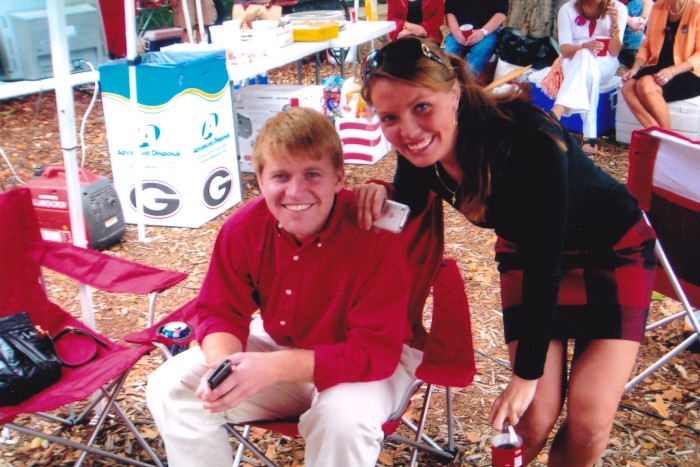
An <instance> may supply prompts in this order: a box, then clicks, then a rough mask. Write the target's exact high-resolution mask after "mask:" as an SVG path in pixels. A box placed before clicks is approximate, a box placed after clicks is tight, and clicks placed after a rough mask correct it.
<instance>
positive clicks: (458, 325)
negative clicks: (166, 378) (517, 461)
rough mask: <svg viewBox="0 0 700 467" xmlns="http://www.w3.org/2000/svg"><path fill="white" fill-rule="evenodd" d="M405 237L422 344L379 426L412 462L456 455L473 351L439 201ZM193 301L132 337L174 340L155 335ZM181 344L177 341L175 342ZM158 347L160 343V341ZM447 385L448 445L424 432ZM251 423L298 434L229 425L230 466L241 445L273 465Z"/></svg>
mask: <svg viewBox="0 0 700 467" xmlns="http://www.w3.org/2000/svg"><path fill="white" fill-rule="evenodd" d="M399 238H400V239H403V240H405V241H406V247H407V249H408V253H409V257H410V259H411V264H412V265H413V266H414V267H413V270H412V288H411V290H412V295H411V298H410V301H409V310H408V313H409V326H411V327H412V330H413V339H412V346H413V347H416V348H419V349H423V351H424V355H423V360H422V363H421V364H420V366H419V367H418V369H417V370H416V377H417V378H418V379H416V380H415V382H414V384H413V386H412V387H411V388H410V390H409V391H407V393H406V394H405V396H404V399H403V405H402V407H401V408H400V409H399V410H398V411H397V412H396V413H394V414H393V415H392V416H391V417H390V419H389V420H387V422H386V423H385V424H384V425H383V427H382V428H383V430H384V433H385V439H386V440H391V441H394V442H399V443H404V444H408V445H410V446H412V447H413V452H412V458H411V465H415V463H416V462H417V458H418V451H419V450H421V451H425V452H428V453H431V454H433V455H435V456H438V457H440V458H441V459H442V460H446V461H450V460H452V459H453V458H454V456H455V453H456V451H455V446H454V430H453V421H454V418H453V413H452V393H451V390H450V387H466V386H468V385H470V384H471V382H472V379H473V377H474V374H475V364H474V351H473V347H472V339H471V322H470V316H469V303H468V301H467V296H466V294H465V292H464V282H463V280H462V276H461V274H460V272H459V269H458V268H457V264H456V263H455V262H454V261H453V260H445V261H443V258H442V251H443V218H442V202H441V201H440V200H438V199H437V198H433V199H432V201H431V203H429V205H428V207H427V208H426V210H425V211H424V212H423V213H421V214H420V215H419V216H417V217H415V218H414V219H412V220H411V221H410V222H409V223H408V225H407V226H406V229H405V230H404V232H403V233H402V234H401V236H400V237H397V239H399ZM431 288H432V293H433V314H432V320H431V325H430V331H429V332H427V331H426V329H425V328H424V325H423V310H424V306H425V303H426V299H427V298H428V296H429V295H430V292H431ZM191 305H192V302H190V303H188V304H187V305H185V306H184V307H182V308H181V309H180V310H177V311H176V312H174V313H172V314H170V315H169V316H167V317H166V318H165V319H164V320H162V321H161V322H159V323H157V324H156V325H154V326H153V327H151V328H150V329H148V330H146V331H143V332H140V333H134V334H129V335H127V336H125V339H126V340H128V341H130V342H137V343H146V342H156V343H157V344H158V345H159V346H161V345H160V344H165V345H168V344H174V342H169V341H168V340H167V339H165V338H164V337H163V336H161V335H159V333H158V332H157V331H158V329H159V328H160V327H161V326H162V325H163V324H164V323H165V322H169V321H184V322H189V323H190V324H194V319H193V316H192V307H191ZM179 343H181V342H179ZM161 347H162V346H161ZM434 385H438V386H444V387H445V388H446V415H447V416H446V419H447V422H448V427H447V428H448V434H447V438H448V439H447V445H446V446H441V445H440V444H438V443H437V442H436V441H434V440H432V439H431V438H429V437H428V436H427V435H426V434H425V433H424V428H425V425H426V423H427V420H428V408H429V405H430V401H431V396H432V391H433V386H434ZM421 386H425V391H424V393H423V407H422V410H421V415H420V419H419V420H418V423H416V424H414V423H413V422H411V421H410V420H409V419H408V418H407V417H404V414H405V412H406V410H407V409H408V408H409V406H410V404H411V398H412V397H413V396H414V395H415V394H416V393H417V392H418V391H419V389H420V388H421ZM402 423H403V424H404V425H405V426H406V427H408V428H409V429H410V430H411V431H413V433H414V437H413V439H409V438H406V437H403V436H400V435H398V434H397V433H396V430H397V429H398V427H399V426H400V425H401V424H402ZM251 426H255V427H259V428H263V429H266V430H269V431H273V432H276V433H280V434H282V435H286V436H298V435H299V432H298V429H297V423H296V421H264V422H255V423H251V424H248V425H242V426H239V425H227V428H228V430H229V432H230V433H231V434H232V435H233V436H234V437H235V438H236V439H237V440H238V441H239V443H240V444H239V448H238V452H237V454H236V458H235V460H234V465H239V464H240V462H241V460H242V457H243V451H244V449H246V448H247V449H248V450H249V451H250V452H252V453H253V454H254V455H255V456H256V457H257V458H258V459H259V460H260V461H261V462H262V463H264V464H265V465H268V466H273V465H275V464H274V463H272V461H271V460H270V459H268V458H267V457H266V456H265V454H264V453H263V452H262V451H261V450H260V449H258V448H257V447H256V446H255V444H254V443H253V441H251V440H250V439H248V435H249V433H250V429H251Z"/></svg>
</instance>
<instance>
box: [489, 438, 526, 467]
mask: <svg viewBox="0 0 700 467" xmlns="http://www.w3.org/2000/svg"><path fill="white" fill-rule="evenodd" d="M491 464H492V465H493V466H494V467H521V466H522V465H523V439H522V438H521V437H520V436H519V435H517V434H515V432H513V433H508V432H506V433H498V434H497V435H495V436H494V437H493V438H491Z"/></svg>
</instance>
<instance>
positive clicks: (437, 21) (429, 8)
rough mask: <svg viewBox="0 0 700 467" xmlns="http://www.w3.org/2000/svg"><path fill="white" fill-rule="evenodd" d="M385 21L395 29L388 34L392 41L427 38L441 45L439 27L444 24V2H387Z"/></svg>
mask: <svg viewBox="0 0 700 467" xmlns="http://www.w3.org/2000/svg"><path fill="white" fill-rule="evenodd" d="M386 19H387V21H394V22H395V23H396V29H395V30H394V31H392V32H390V33H389V39H391V40H392V41H394V40H396V39H398V38H400V37H404V36H416V37H428V38H430V39H432V40H433V41H435V43H436V44H437V45H440V44H442V31H441V30H440V27H441V26H442V25H443V24H444V22H445V0H388V1H387V11H386Z"/></svg>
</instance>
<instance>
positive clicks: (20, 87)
mask: <svg viewBox="0 0 700 467" xmlns="http://www.w3.org/2000/svg"><path fill="white" fill-rule="evenodd" d="M95 81H99V73H98V72H97V70H95V71H83V72H80V73H73V74H71V75H70V76H69V78H68V82H69V84H70V85H71V86H79V85H81V84H87V83H94V82H95ZM54 89H56V79H55V78H46V79H37V80H32V81H28V80H23V81H0V100H4V99H11V98H13V97H19V96H24V95H27V94H34V93H38V92H43V91H52V90H54Z"/></svg>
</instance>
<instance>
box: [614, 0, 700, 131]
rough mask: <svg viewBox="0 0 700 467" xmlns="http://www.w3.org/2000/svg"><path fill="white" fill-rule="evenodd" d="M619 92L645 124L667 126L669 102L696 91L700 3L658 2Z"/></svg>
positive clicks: (693, 0) (699, 75)
mask: <svg viewBox="0 0 700 467" xmlns="http://www.w3.org/2000/svg"><path fill="white" fill-rule="evenodd" d="M622 81H623V84H622V95H623V97H624V98H625V101H626V102H627V105H628V106H629V109H630V110H631V111H632V114H634V116H635V117H636V118H637V120H639V123H641V124H642V125H644V126H645V127H649V126H658V127H661V128H666V129H670V128H671V115H670V112H669V109H668V102H674V101H680V100H685V99H691V98H693V97H696V96H698V95H700V1H699V0H658V1H657V2H656V3H655V4H654V8H652V10H651V16H650V17H649V24H648V26H647V32H646V36H645V37H644V40H643V41H642V45H641V47H640V48H639V52H637V57H636V59H635V61H634V64H633V65H632V67H631V68H630V69H629V70H627V71H626V72H625V73H624V74H623V75H622Z"/></svg>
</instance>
